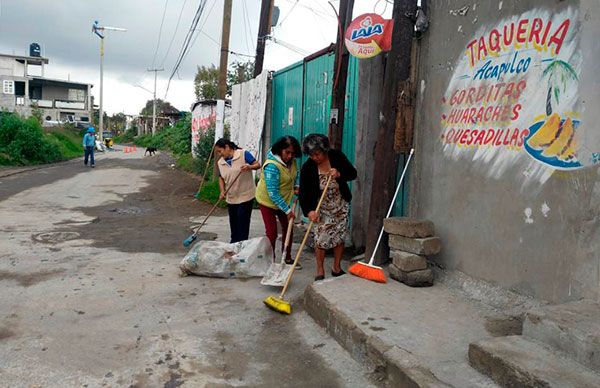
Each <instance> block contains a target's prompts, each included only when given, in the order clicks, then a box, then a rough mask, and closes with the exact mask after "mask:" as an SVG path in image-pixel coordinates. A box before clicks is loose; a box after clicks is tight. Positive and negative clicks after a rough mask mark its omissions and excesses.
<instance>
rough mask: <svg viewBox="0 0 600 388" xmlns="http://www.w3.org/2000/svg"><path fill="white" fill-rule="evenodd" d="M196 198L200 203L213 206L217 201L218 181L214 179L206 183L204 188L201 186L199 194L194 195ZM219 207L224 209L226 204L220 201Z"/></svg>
mask: <svg viewBox="0 0 600 388" xmlns="http://www.w3.org/2000/svg"><path fill="white" fill-rule="evenodd" d="M196 198H198V199H199V200H201V201H205V202H208V203H212V204H215V203H216V202H217V201H218V200H219V181H218V180H216V179H215V180H212V181H209V182H206V183H205V184H204V186H202V190H200V194H197V195H196ZM219 207H220V208H226V207H227V203H226V202H225V201H221V202H220V203H219Z"/></svg>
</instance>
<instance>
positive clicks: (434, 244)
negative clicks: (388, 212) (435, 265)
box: [383, 217, 442, 287]
mask: <svg viewBox="0 0 600 388" xmlns="http://www.w3.org/2000/svg"><path fill="white" fill-rule="evenodd" d="M383 226H384V230H385V231H386V232H387V233H388V234H389V246H390V257H391V259H392V264H390V266H389V271H390V277H391V278H392V279H395V280H397V281H399V282H402V283H404V284H406V285H408V286H411V287H429V286H432V285H433V272H432V271H431V269H429V268H427V256H430V255H435V254H437V253H439V252H440V250H441V249H442V243H441V241H440V239H439V237H435V236H434V226H433V222H431V221H427V220H418V219H414V218H408V217H391V218H387V219H385V220H384V222H383Z"/></svg>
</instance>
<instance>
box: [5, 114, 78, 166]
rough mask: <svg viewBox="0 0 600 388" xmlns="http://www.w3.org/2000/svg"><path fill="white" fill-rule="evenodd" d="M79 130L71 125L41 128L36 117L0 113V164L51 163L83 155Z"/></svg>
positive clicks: (26, 164)
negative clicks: (25, 117)
mask: <svg viewBox="0 0 600 388" xmlns="http://www.w3.org/2000/svg"><path fill="white" fill-rule="evenodd" d="M82 139H83V133H82V132H81V131H80V130H78V129H76V128H73V127H69V126H64V127H53V128H42V126H41V125H40V123H39V121H38V120H37V119H36V118H34V117H30V118H27V119H24V118H22V117H20V116H18V115H16V114H13V113H2V114H0V166H28V165H36V164H44V163H54V162H59V161H63V160H68V159H72V158H75V157H79V156H81V155H83V147H82V146H81V142H82Z"/></svg>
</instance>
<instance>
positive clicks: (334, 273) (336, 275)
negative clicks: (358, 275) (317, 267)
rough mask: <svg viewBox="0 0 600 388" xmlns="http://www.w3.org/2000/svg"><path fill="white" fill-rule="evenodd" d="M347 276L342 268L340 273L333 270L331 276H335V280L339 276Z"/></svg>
mask: <svg viewBox="0 0 600 388" xmlns="http://www.w3.org/2000/svg"><path fill="white" fill-rule="evenodd" d="M345 274H346V272H344V270H343V269H341V268H340V272H333V270H331V276H333V277H334V278H337V277H338V276H342V275H345Z"/></svg>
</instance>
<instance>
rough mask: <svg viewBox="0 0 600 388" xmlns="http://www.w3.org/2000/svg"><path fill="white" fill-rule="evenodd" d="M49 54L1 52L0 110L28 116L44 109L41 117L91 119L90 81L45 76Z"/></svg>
mask: <svg viewBox="0 0 600 388" xmlns="http://www.w3.org/2000/svg"><path fill="white" fill-rule="evenodd" d="M47 64H48V58H43V57H40V56H19V55H7V54H0V110H7V111H9V112H16V113H19V114H22V115H24V116H30V115H31V113H32V109H33V108H36V107H39V108H40V109H42V111H43V118H44V121H46V122H48V121H63V122H65V121H71V122H73V121H76V122H83V123H86V122H91V118H92V112H93V97H92V93H91V91H92V85H91V84H86V83H81V82H72V81H66V80H58V79H49V78H45V77H44V66H45V65H47Z"/></svg>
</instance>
